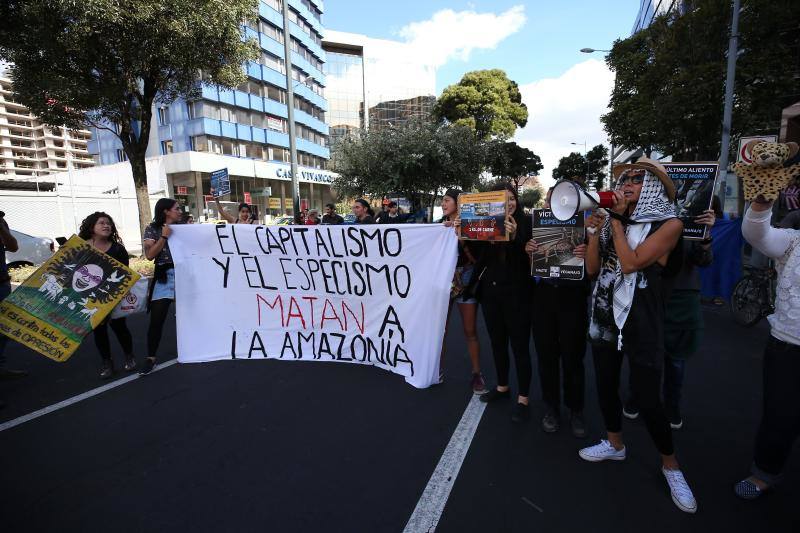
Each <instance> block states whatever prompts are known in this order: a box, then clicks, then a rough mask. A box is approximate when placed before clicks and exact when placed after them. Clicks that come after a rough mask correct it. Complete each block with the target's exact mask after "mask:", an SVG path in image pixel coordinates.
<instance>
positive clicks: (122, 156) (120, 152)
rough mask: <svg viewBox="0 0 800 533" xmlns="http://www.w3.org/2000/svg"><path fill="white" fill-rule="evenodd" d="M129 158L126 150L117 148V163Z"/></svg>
mask: <svg viewBox="0 0 800 533" xmlns="http://www.w3.org/2000/svg"><path fill="white" fill-rule="evenodd" d="M127 160H128V156H127V155H126V154H125V150H123V149H122V148H117V161H118V162H120V163H122V162H123V161H127Z"/></svg>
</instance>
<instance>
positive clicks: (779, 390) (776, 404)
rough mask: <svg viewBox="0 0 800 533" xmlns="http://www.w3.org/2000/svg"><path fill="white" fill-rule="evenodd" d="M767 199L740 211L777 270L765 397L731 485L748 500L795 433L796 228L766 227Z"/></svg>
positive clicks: (777, 471)
mask: <svg viewBox="0 0 800 533" xmlns="http://www.w3.org/2000/svg"><path fill="white" fill-rule="evenodd" d="M771 218H772V202H763V201H758V199H757V200H755V201H754V202H753V203H752V204H751V205H750V209H748V210H747V213H746V214H745V217H744V221H743V223H742V234H743V235H744V238H745V239H747V242H749V243H750V244H751V245H752V246H753V247H754V248H756V249H758V250H759V251H760V252H761V253H763V254H764V255H766V256H767V257H770V258H772V259H774V260H775V268H776V270H777V271H778V286H777V291H776V292H777V296H776V298H775V313H774V314H773V315H770V317H769V323H770V326H771V327H770V333H771V334H770V337H769V340H768V341H767V346H766V349H765V350H764V375H763V386H764V391H763V394H764V399H763V406H762V415H761V425H760V427H759V428H758V433H757V435H756V443H755V454H754V457H753V464H752V466H751V468H750V472H751V476H750V477H748V478H747V479H744V480H742V481H740V482H739V483H737V484H736V486H735V487H734V491H735V492H736V495H737V496H739V497H740V498H743V499H746V500H753V499H756V498H758V497H759V496H761V495H762V494H764V492H766V491H767V490H769V489H771V488H772V487H773V486H774V485H775V484H777V483H778V482H779V481H780V480H781V474H782V472H783V470H784V467H785V466H786V462H787V460H788V459H789V454H790V453H791V451H792V447H793V445H794V443H795V442H796V441H797V439H798V437H800V320H798V316H800V231H798V230H795V229H786V228H780V229H778V228H773V227H771V226H770V219H771Z"/></svg>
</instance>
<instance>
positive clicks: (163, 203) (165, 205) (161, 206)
mask: <svg viewBox="0 0 800 533" xmlns="http://www.w3.org/2000/svg"><path fill="white" fill-rule="evenodd" d="M177 203H178V201H177V200H176V199H174V198H161V199H159V200H158V201H157V202H156V207H155V209H154V211H155V213H156V214H155V217H154V218H153V225H154V226H155V227H157V228H160V227H162V226H163V225H164V223H165V222H166V221H167V216H166V215H165V214H164V211H169V210H170V209H172V208H173V207H174V206H175V204H177Z"/></svg>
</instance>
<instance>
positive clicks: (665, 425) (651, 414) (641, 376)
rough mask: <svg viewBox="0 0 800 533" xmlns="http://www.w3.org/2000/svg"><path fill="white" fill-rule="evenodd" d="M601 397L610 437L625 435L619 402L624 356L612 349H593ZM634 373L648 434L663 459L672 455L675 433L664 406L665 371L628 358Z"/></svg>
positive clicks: (633, 382)
mask: <svg viewBox="0 0 800 533" xmlns="http://www.w3.org/2000/svg"><path fill="white" fill-rule="evenodd" d="M592 356H593V357H594V368H595V377H596V379H597V396H598V399H599V401H600V410H601V411H602V413H603V419H604V420H605V423H606V430H608V431H609V432H610V433H619V432H620V431H622V402H621V401H620V398H619V375H620V371H621V370H622V357H623V354H622V352H619V351H617V350H615V349H614V348H613V347H610V346H592ZM628 362H629V366H630V372H631V379H630V383H631V389H632V390H633V393H634V395H635V396H636V400H637V401H638V402H639V410H640V411H641V413H642V418H644V423H645V426H646V427H647V432H648V433H650V438H652V439H653V442H654V443H655V445H656V448H658V452H659V453H660V454H662V455H672V454H673V453H675V448H674V447H673V445H672V429H671V428H670V427H669V420H667V416H666V414H664V406H663V405H662V404H661V371H660V370H659V369H658V368H656V367H649V366H645V365H642V364H640V363H637V362H635V361H633V360H632V359H631V358H628Z"/></svg>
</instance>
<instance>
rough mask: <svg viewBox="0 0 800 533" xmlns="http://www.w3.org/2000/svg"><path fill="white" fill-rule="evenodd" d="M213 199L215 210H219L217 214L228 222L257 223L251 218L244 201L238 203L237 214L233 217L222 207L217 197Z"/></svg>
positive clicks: (248, 207) (248, 208)
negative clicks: (215, 204) (215, 205)
mask: <svg viewBox="0 0 800 533" xmlns="http://www.w3.org/2000/svg"><path fill="white" fill-rule="evenodd" d="M214 201H215V202H216V203H217V211H219V215H220V216H221V217H222V218H224V219H225V220H226V221H227V222H228V224H258V220H255V219H254V218H252V213H251V210H250V205H249V204H246V203H244V202H242V203H241V204H239V216H238V217H234V216H233V215H231V214H230V213H228V212H227V211H226V210H225V208H224V207H222V205H221V204H220V203H219V198H214Z"/></svg>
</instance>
